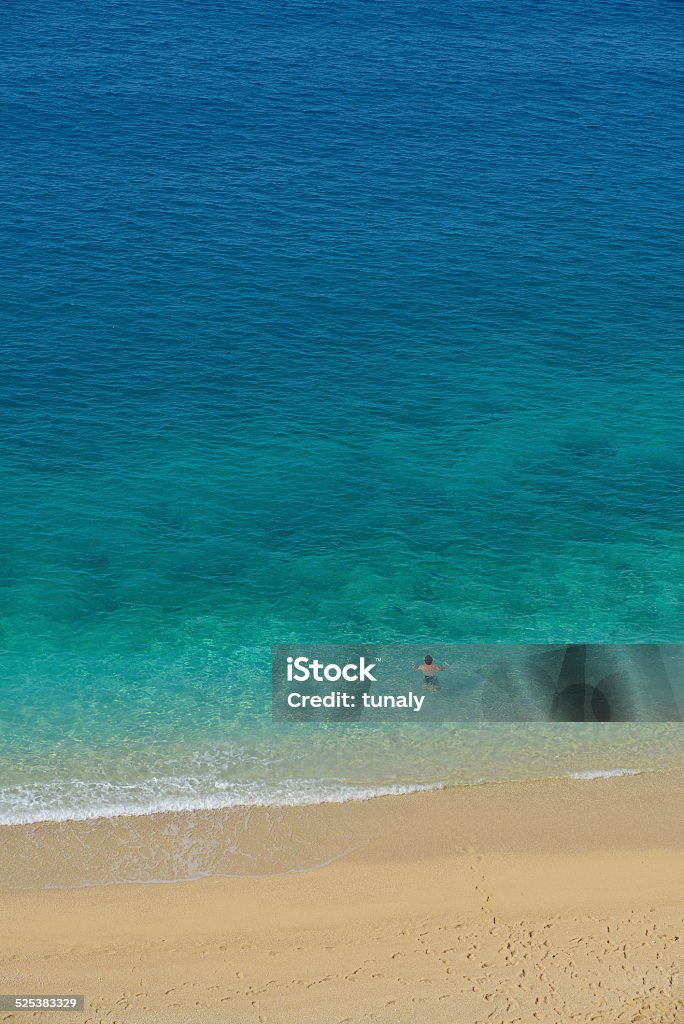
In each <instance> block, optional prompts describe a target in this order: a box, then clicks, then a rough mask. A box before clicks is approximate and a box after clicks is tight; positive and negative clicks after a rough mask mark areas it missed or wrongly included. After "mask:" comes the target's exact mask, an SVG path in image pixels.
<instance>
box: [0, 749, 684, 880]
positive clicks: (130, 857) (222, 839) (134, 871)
mask: <svg viewBox="0 0 684 1024" xmlns="http://www.w3.org/2000/svg"><path fill="white" fill-rule="evenodd" d="M621 779H650V780H656V779H659V780H662V782H663V783H664V784H665V783H666V780H668V779H673V780H674V784H675V786H676V780H677V779H681V780H682V787H683V788H684V768H667V769H666V768H663V769H660V768H657V769H641V768H640V769H634V768H622V769H596V770H594V771H587V772H578V773H567V774H565V775H563V776H552V777H548V778H542V779H536V778H529V779H507V780H480V781H477V782H468V783H439V784H433V785H416V788H415V789H409V788H408V787H407V790H406V792H400V793H396V792H391V793H378V794H372V795H370V796H363V797H358V798H357V797H352V798H348V799H343V800H339V801H338V800H333V801H330V800H325V801H321V802H313V801H311V802H303V803H299V804H244V805H242V804H241V805H228V806H225V807H216V808H199V809H192V810H175V809H174V810H169V811H152V812H148V813H144V814H125V815H113V816H101V817H93V818H77V819H72V818H65V819H57V820H40V821H36V822H30V823H22V824H8V825H0V837H1V838H2V851H1V852H0V896H2V894H3V893H5V894H7V893H11V892H13V891H15V890H16V891H31V890H32V889H37V890H44V889H71V888H75V889H81V888H90V887H97V886H100V885H109V884H116V885H127V884H136V885H138V884H151V885H154V884H178V883H182V882H189V881H197V880H199V879H202V878H207V877H227V878H231V877H238V878H240V877H263V876H271V875H273V876H279V875H286V874H288V873H291V872H293V871H296V872H306V871H314V870H318V869H319V868H321V867H323V866H325V865H327V864H328V863H331V862H334V861H335V860H337V859H339V858H340V857H344V856H346V855H347V854H348V853H349V852H350V851H351V850H353V849H355V848H356V846H357V845H359V844H365V843H367V842H371V841H375V839H377V833H378V831H379V829H380V824H379V823H380V821H385V825H384V826H383V827H385V828H388V829H389V828H399V827H400V823H401V817H402V810H401V809H403V807H404V802H405V801H414V802H416V801H418V800H421V799H423V798H426V797H430V796H432V797H434V796H436V795H438V794H440V795H443V797H444V799H445V801H447V802H448V801H449V799H450V797H449V794H454V799H455V800H456V801H458V800H459V799H462V801H464V802H465V803H466V804H467V805H468V806H469V807H472V805H473V802H474V803H477V802H478V801H479V800H483V801H485V806H486V804H487V802H488V800H487V794H490V795H491V794H495V796H494V800H495V802H496V800H497V799H498V798H499V797H498V796H497V795H496V794H501V792H502V791H508V792H511V793H514V794H520V793H522V792H523V791H524V790H527V791H528V792H535V793H538V792H541V790H540V788H539V787H542V788H543V787H547V789H549V788H550V787H556V786H559V785H564V784H567V785H568V786H570V787H572V786H574V785H580V786H581V785H582V784H585V785H586V784H594V786H596V787H599V788H600V787H602V786H605V785H610V784H611V783H612V782H614V781H615V780H621ZM474 792H477V793H478V795H477V796H475V797H474V798H473V793H474ZM458 794H463V796H462V798H461V797H459V796H458ZM578 799H579V800H580V801H581V799H582V798H581V797H580V796H579V794H578ZM393 819H396V820H393ZM267 835H268V842H267V841H266V836H267ZM190 847H192V853H193V859H192V863H193V864H194V867H192V866H191V863H190V861H189V860H188V856H187V855H188V850H189V848H190ZM153 849H154V851H155V853H154V855H153V854H152V853H151V851H152V850H153ZM142 850H146V851H147V855H146V856H141V855H140V854H139V851H142ZM112 851H118V856H116V855H114V854H113V852H112ZM36 882H37V884H36Z"/></svg>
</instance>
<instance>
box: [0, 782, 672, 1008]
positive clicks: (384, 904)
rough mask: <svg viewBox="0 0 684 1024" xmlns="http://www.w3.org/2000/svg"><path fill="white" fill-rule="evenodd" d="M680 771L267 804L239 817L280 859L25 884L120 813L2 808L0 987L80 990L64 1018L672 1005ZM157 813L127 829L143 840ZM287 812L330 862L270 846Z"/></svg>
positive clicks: (286, 831)
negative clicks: (231, 867) (13, 814)
mask: <svg viewBox="0 0 684 1024" xmlns="http://www.w3.org/2000/svg"><path fill="white" fill-rule="evenodd" d="M683 780H684V774H683V773H681V772H670V773H665V774H658V775H655V774H654V775H648V774H645V775H639V776H623V777H617V778H609V779H597V780H592V781H575V780H570V779H567V780H554V781H545V782H526V783H507V784H499V785H481V786H474V787H460V788H454V789H450V790H442V791H436V792H429V793H417V794H413V795H408V796H401V797H383V798H378V799H375V800H371V801H367V802H364V803H357V804H341V805H336V806H334V805H332V806H331V805H327V806H320V807H308V808H286V809H281V811H280V812H279V814H278V816H277V820H276V819H274V817H273V813H272V812H270V811H269V809H267V808H262V809H260V810H254V811H252V813H251V816H250V827H249V828H247V829H245V830H244V832H243V835H244V838H245V841H247V840H248V839H249V837H250V836H251V837H252V840H253V842H254V843H255V844H256V845H255V846H254V849H256V847H257V846H258V847H259V848H260V849H265V848H267V847H268V846H269V844H271V845H273V844H275V845H277V846H278V848H279V850H280V851H281V853H280V854H278V855H277V856H276V857H275V859H274V860H272V861H271V862H268V863H267V862H266V861H263V860H262V861H259V862H258V863H257V861H254V862H253V863H254V865H255V866H254V872H255V873H252V874H246V873H243V874H241V875H240V876H239V877H235V876H234V877H213V878H204V879H199V880H194V881H186V882H177V883H175V884H166V885H164V884H156V885H155V884H147V885H124V884H117V885H98V886H90V887H79V888H60V889H54V888H53V889H51V890H43V891H37V890H35V889H33V890H31V889H30V887H29V883H30V880H31V879H30V862H31V856H34V862H33V863H34V869H35V867H36V865H37V863H38V861H39V860H40V862H41V863H42V865H43V873H44V875H46V876H49V874H50V873H51V872H52V874H53V876H54V877H63V878H67V877H68V874H69V870H72V871H73V872H78V871H80V870H82V865H80V866H79V864H78V858H77V857H76V856H75V852H74V851H75V850H76V849H77V848H78V847H79V846H80V847H81V848H83V846H84V844H85V845H87V846H89V847H90V849H91V853H90V855H89V856H91V857H95V856H96V857H105V856H106V851H107V850H108V849H111V848H112V846H113V845H116V844H117V843H119V844H121V843H122V838H121V837H122V835H125V834H126V829H128V830H130V829H131V827H132V826H131V822H126V821H125V820H124V819H118V820H113V821H104V820H102V821H97V822H88V823H80V824H78V823H71V824H70V825H68V826H64V825H63V826H57V825H54V824H53V825H49V824H45V825H43V826H40V827H37V826H33V827H31V828H30V829H28V828H26V827H22V826H13V827H5V828H4V829H3V833H4V835H3V840H4V842H3V844H2V854H1V855H0V856H1V860H0V868H2V877H3V879H4V883H5V887H4V889H3V891H2V921H3V927H2V930H1V932H0V970H1V973H2V986H1V987H2V990H3V991H5V992H17V993H20V992H25V993H29V992H31V993H67V992H70V993H83V994H84V995H85V999H86V1011H85V1013H84V1014H81V1013H78V1014H64V1015H63V1017H59V1019H60V1020H62V1019H64V1020H65V1021H67V1020H76V1019H78V1020H79V1021H81V1020H83V1021H84V1022H85V1021H87V1022H88V1024H96V1022H97V1024H99V1022H104V1021H107V1022H109V1024H111V1022H114V1021H116V1022H120V1024H133V1022H151V1021H160V1022H169V1024H171V1022H173V1024H191V1022H195V1021H196V1022H203V1024H212V1022H219V1021H221V1022H226V1021H227V1022H235V1024H295V1022H298V1024H308V1022H311V1024H314V1022H315V1024H354V1022H357V1021H358V1022H368V1024H370V1022H377V1024H384V1022H389V1021H393V1022H399V1024H422V1022H437V1024H440V1022H444V1024H446V1022H449V1024H461V1022H462V1024H479V1022H484V1021H489V1022H493V1024H526V1022H528V1021H529V1022H533V1021H538V1022H544V1024H551V1022H558V1024H568V1022H573V1024H582V1022H590V1021H591V1022H597V1024H622V1022H625V1024H626V1022H630V1024H676V1022H678V1021H681V1020H682V1019H684V957H683V956H682V948H683V940H682V916H683V915H682V910H683V902H682V896H683V890H684V881H683V880H684V856H683V852H684V826H683V825H682V822H683V821H684V816H683V815H682V799H681V796H682V782H683ZM233 813H236V812H233ZM153 817H154V816H150V818H148V819H146V818H140V819H137V820H136V823H135V835H136V837H137V840H136V841H137V842H141V841H142V840H143V838H144V837H145V836H147V838H148V840H149V841H150V842H154V841H155V839H154V837H155V831H154V830H155V828H157V829H158V828H159V827H160V823H159V822H158V821H157V822H154V821H153V820H152V819H153ZM157 817H161V818H168V817H169V816H157ZM215 819H216V812H207V813H206V815H205V816H204V818H202V816H201V815H200V816H199V822H198V823H197V828H198V829H200V830H202V829H210V828H211V827H212V821H214V823H215ZM243 821H244V819H243ZM274 822H275V824H274ZM168 825H169V823H168V821H166V822H165V823H164V827H165V828H167V829H168ZM303 829H306V830H307V839H306V844H305V846H304V847H303V848H304V849H305V850H306V854H305V855H302V861H303V862H304V861H306V860H307V858H309V859H310V858H311V857H312V856H313V855H314V851H315V849H316V848H317V849H318V852H319V854H320V856H321V857H322V858H323V859H324V860H325V861H327V863H325V864H323V865H322V866H319V867H311V868H310V869H308V870H302V871H298V870H293V868H292V867H291V866H289V867H288V866H287V865H286V862H287V864H290V865H291V864H292V863H293V861H292V849H293V848H296V847H297V846H298V844H299V843H300V840H301V838H302V837H301V832H302V830H303ZM56 830H59V832H60V836H61V839H60V842H59V843H58V844H55V842H54V841H51V834H52V840H54V838H55V835H56ZM122 830H123V832H122ZM65 835H68V836H70V840H69V841H70V842H71V843H72V847H71V848H70V849H71V853H72V857H71V868H69V866H68V864H66V863H65V859H67V860H68V852H69V851H68V847H67V846H65V839H64V836H65ZM128 836H129V845H130V831H129V833H128ZM95 837H97V842H96V841H95ZM254 837H257V838H256V839H255V838H254ZM288 843H289V844H290V847H291V849H290V852H289V854H287V855H286V854H285V852H284V851H286V847H287V845H288ZM55 850H58V851H59V852H58V853H57V854H55ZM29 851H32V854H31V855H29ZM51 851H52V853H51ZM93 851H94V852H93ZM281 855H282V856H285V860H284V861H283V863H282V864H281V868H282V870H283V872H284V873H276V872H277V871H278V864H277V860H278V856H281ZM51 858H52V859H51ZM58 861H60V863H58ZM22 862H23V865H24V866H26V865H29V868H27V870H26V871H24V873H23V874H22V870H23V868H22ZM259 865H260V866H259ZM266 870H267V871H268V873H260V872H264V871H266ZM60 873H61V874H60ZM36 877H37V875H36ZM11 879H13V880H14V881H13V884H14V890H13V889H12V888H10V880H11ZM75 882H76V876H75V874H74V876H73V877H72V878H71V884H75ZM18 886H19V887H23V888H17V887H18ZM34 1016H35V1017H38V1016H39V1015H38V1014H32V1013H30V1012H28V1013H17V1014H13V1013H12V1012H5V1013H4V1014H0V1019H2V1020H17V1021H21V1020H27V1019H32V1018H33V1017H34ZM40 1016H41V1019H51V1018H47V1017H46V1016H45V1015H40Z"/></svg>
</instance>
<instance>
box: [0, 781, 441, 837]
mask: <svg viewBox="0 0 684 1024" xmlns="http://www.w3.org/2000/svg"><path fill="white" fill-rule="evenodd" d="M442 787H443V783H429V784H420V783H415V784H402V783H390V784H387V785H377V786H362V785H352V784H348V783H345V782H341V781H338V780H333V779H330V780H314V779H296V780H282V781H280V782H278V783H272V782H269V783H264V782H256V781H254V782H243V783H241V782H230V783H228V782H213V783H210V784H209V786H207V782H206V780H202V782H201V783H200V781H199V780H197V779H188V778H164V779H150V780H147V781H146V782H140V783H135V784H130V785H125V784H121V783H118V784H114V783H110V782H105V781H98V782H93V781H88V782H83V781H79V780H75V779H74V780H71V781H69V782H66V781H63V782H52V783H50V782H43V783H40V784H36V785H26V786H12V787H3V788H2V789H0V825H28V824H35V823H37V822H42V821H89V820H92V819H94V818H116V817H122V816H134V815H141V814H159V813H164V812H167V811H172V812H173V811H176V812H178V811H201V810H222V809H228V808H231V807H271V806H274V807H275V806H279V807H287V806H291V807H295V806H304V805H312V804H324V803H346V802H347V801H351V800H370V799H372V798H373V797H377V796H397V795H400V794H404V793H416V792H423V791H428V790H433V789H441V788H442Z"/></svg>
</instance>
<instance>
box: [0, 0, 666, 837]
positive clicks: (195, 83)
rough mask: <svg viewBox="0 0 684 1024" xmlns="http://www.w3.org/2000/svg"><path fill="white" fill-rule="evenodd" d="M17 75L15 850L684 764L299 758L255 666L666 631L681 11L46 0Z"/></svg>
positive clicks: (4, 290) (487, 744) (625, 750)
mask: <svg viewBox="0 0 684 1024" xmlns="http://www.w3.org/2000/svg"><path fill="white" fill-rule="evenodd" d="M3 44H4V45H3V53H2V57H1V58H0V60H1V69H0V75H1V78H0V88H1V92H0V96H1V99H2V102H3V107H4V113H3V124H4V131H3V137H4V143H5V144H4V145H3V147H2V149H1V150H0V175H1V177H2V188H3V199H4V201H3V208H2V213H1V214H0V217H1V218H2V231H1V232H0V259H1V260H2V265H3V273H2V275H1V276H0V309H1V315H2V334H1V341H0V345H1V349H0V352H1V360H2V362H1V367H0V480H1V481H2V483H1V487H2V520H1V522H2V530H1V532H0V651H1V654H0V820H5V821H10V820H25V819H26V818H29V817H33V818H36V817H38V818H40V817H53V816H57V817H59V816H60V815H64V814H65V813H67V812H68V814H69V815H72V816H82V815H85V814H90V813H94V811H95V810H97V809H99V810H100V811H102V812H104V813H112V812H113V809H119V810H121V809H127V808H128V809H140V808H143V809H144V808H148V809H153V808H156V807H162V806H175V805H177V804H179V803H180V804H182V803H183V802H184V801H185V804H186V805H193V806H197V805H211V803H212V801H216V800H218V801H219V802H221V801H223V802H226V803H230V802H231V801H232V802H235V800H238V799H243V800H246V801H249V800H253V799H264V800H267V799H276V800H280V799H282V800H284V799H288V800H297V799H304V798H306V797H311V795H312V794H313V795H314V796H315V795H316V794H318V795H319V796H322V797H324V798H330V797H331V796H333V795H335V794H338V795H339V794H348V793H349V792H350V791H351V790H352V789H353V790H354V792H355V793H357V794H358V793H361V792H363V793H366V792H372V791H375V789H376V788H377V787H381V786H388V785H418V784H424V783H429V784H431V783H434V782H441V781H469V780H472V779H475V778H480V777H483V776H485V777H508V776H511V775H514V776H518V775H519V774H521V773H522V774H525V773H530V774H557V773H559V772H560V773H563V772H569V771H580V770H589V769H591V768H593V767H597V766H598V767H604V768H611V767H652V766H668V765H670V764H675V763H680V762H681V760H682V747H681V730H680V728H679V727H677V726H671V727H667V726H657V727H655V726H654V727H643V731H641V732H636V733H635V732H634V730H633V729H629V728H627V727H622V728H618V727H610V728H608V729H604V731H602V732H601V733H600V736H599V735H596V736H592V735H590V734H589V733H588V732H587V731H586V730H579V731H578V729H577V728H576V727H572V729H566V730H561V731H560V732H559V731H558V730H556V731H553V730H552V731H549V730H548V729H546V730H545V729H539V730H536V731H532V732H530V731H523V732H520V731H518V732H511V731H510V730H509V729H507V727H503V726H501V727H497V728H496V729H493V730H491V731H490V732H488V733H486V735H485V734H481V735H479V736H478V737H477V738H475V734H473V733H469V732H468V731H467V730H461V731H458V730H449V729H446V728H444V729H441V730H439V731H435V730H433V731H432V732H430V734H429V742H428V741H426V738H425V734H423V732H422V731H415V729H414V730H413V731H411V730H402V731H401V733H395V732H393V733H391V735H389V736H387V735H385V734H384V733H382V732H379V733H378V734H377V735H376V734H369V733H368V732H364V733H363V735H357V734H355V733H352V732H349V733H344V734H343V735H342V734H340V732H339V730H337V732H335V731H333V732H326V731H323V730H319V731H316V732H313V731H311V730H309V731H305V732H304V733H302V732H301V731H299V732H296V733H292V732H291V731H288V730H286V729H285V728H284V727H275V726H273V725H272V724H271V723H270V711H269V693H270V689H269V686H270V684H269V645H270V644H271V643H273V642H290V641H302V642H313V641H316V642H387V643H389V642H423V641H425V642H427V641H433V642H434V641H436V640H439V641H443V642H454V643H456V642H468V641H481V642H528V641H529V642H545V641H575V640H584V641H615V642H634V641H663V642H666V641H681V640H682V622H683V621H684V585H683V580H684V571H683V570H684V545H683V544H682V521H683V520H682V516H683V513H684V508H683V503H682V494H683V483H684V451H683V449H684V441H683V436H682V428H681V423H682V413H683V411H684V410H683V402H682V364H681V336H682V328H683V326H684V288H683V287H682V284H683V282H682V267H683V266H684V259H683V257H684V251H683V249H684V242H683V239H684V233H683V232H682V214H683V212H684V166H683V165H684V147H683V146H682V137H683V133H684V88H683V84H684V83H683V82H682V71H681V53H682V46H683V45H684V17H683V15H682V10H681V7H680V6H679V5H677V4H674V3H672V2H654V0H646V2H644V3H640V4H636V3H624V2H611V0H609V2H606V3H602V4H595V3H589V2H572V3H570V2H569V0H562V2H560V3H558V4H556V5H553V6H552V7H548V6H547V7H540V6H539V5H538V4H536V3H532V2H527V0H521V2H516V3H502V4H491V3H489V2H484V0H480V2H478V0H475V2H471V0H469V2H467V3H466V2H464V0H458V2H455V3H449V4H445V3H441V2H437V3H430V4H421V3H411V2H403V0H388V2H386V3H383V4H371V5H369V4H367V3H361V2H343V3H338V4H335V5H331V6H325V5H324V6H321V5H319V4H308V3H300V2H292V3H285V4H282V3H280V4H275V3H271V2H267V3H258V4H257V3H254V2H251V0H248V2H246V3H240V4H237V5H231V7H230V11H228V9H227V8H225V7H222V6H221V5H215V4H210V3H203V2H199V3H195V4H192V5H190V6H188V5H187V4H185V3H180V2H176V0H165V2H164V3H163V4H162V3H157V2H151V3H150V2H147V3H142V2H138V0H134V2H132V3H127V4H120V3H115V2H111V3H108V4H106V5H103V4H102V3H100V2H95V0H79V2H78V3H76V2H75V0H61V2H60V3H59V4H57V5H55V4H48V3H47V2H45V0H36V2H34V3H33V4H31V5H29V6H28V7H26V5H23V4H22V5H19V4H16V3H9V4H6V5H5V9H4V13H3ZM179 791H180V795H179ZM65 809H67V810H65Z"/></svg>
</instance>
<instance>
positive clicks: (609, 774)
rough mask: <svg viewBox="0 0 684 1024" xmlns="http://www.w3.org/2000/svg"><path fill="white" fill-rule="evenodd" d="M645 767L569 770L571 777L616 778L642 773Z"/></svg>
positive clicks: (587, 778)
mask: <svg viewBox="0 0 684 1024" xmlns="http://www.w3.org/2000/svg"><path fill="white" fill-rule="evenodd" d="M644 771H645V769H644V768H595V769H590V770H589V771H585V772H568V777H569V778H571V779H580V780H591V779H614V778H617V777H618V776H619V775H641V774H642V773H643V772H644Z"/></svg>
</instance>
